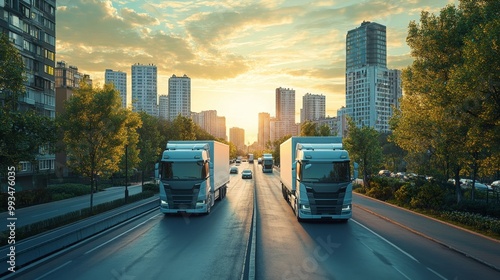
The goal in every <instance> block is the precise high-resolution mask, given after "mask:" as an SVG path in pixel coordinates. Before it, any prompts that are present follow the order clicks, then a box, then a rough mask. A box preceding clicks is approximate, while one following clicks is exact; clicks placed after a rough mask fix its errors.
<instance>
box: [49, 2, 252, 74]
mask: <svg viewBox="0 0 500 280" xmlns="http://www.w3.org/2000/svg"><path fill="white" fill-rule="evenodd" d="M70 4H72V5H69V4H68V5H67V6H61V7H59V8H58V10H57V18H58V22H59V23H61V22H63V23H64V24H58V25H56V26H57V38H58V39H57V40H58V42H57V48H58V49H57V60H65V61H68V62H69V63H72V61H78V65H77V66H78V67H79V68H80V69H83V70H84V71H87V72H95V71H104V69H107V68H110V69H117V68H118V69H123V68H124V66H126V65H128V67H127V68H130V66H131V65H132V64H134V63H141V64H149V63H152V64H155V65H157V66H158V69H159V71H160V72H166V73H175V72H179V71H181V72H184V73H189V75H194V76H198V77H203V78H206V79H226V78H230V77H235V76H237V75H240V74H242V73H244V72H245V71H247V70H248V69H250V66H251V63H249V62H247V61H246V60H245V57H244V56H242V55H237V54H234V53H230V52H227V51H224V50H219V49H217V48H213V49H212V50H210V52H208V53H206V52H203V49H201V50H200V49H198V48H197V47H196V46H194V45H193V44H192V43H191V42H190V41H189V40H188V39H187V38H184V37H182V36H181V34H175V33H174V34H172V33H169V34H167V32H165V31H163V30H158V29H156V28H157V27H158V26H159V25H160V21H159V20H158V19H156V18H153V17H151V16H149V15H148V14H144V13H138V12H136V11H134V10H133V9H130V8H122V9H119V8H116V7H114V6H113V4H112V3H111V2H109V1H108V2H102V1H83V0H82V1H73V2H71V3H70ZM89 22H90V23H92V24H91V25H90V24H89ZM167 31H168V30H167Z"/></svg>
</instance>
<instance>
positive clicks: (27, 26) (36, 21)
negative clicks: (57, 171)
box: [0, 0, 56, 189]
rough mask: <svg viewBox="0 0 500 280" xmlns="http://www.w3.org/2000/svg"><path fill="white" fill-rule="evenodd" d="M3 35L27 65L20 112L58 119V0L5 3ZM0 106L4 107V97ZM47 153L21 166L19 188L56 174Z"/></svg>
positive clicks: (1, 7) (1, 6) (1, 5)
mask: <svg viewBox="0 0 500 280" xmlns="http://www.w3.org/2000/svg"><path fill="white" fill-rule="evenodd" d="M0 32H1V33H4V34H6V35H7V36H8V37H9V40H10V42H11V43H12V44H13V45H14V46H15V47H16V48H17V49H18V50H19V52H20V54H21V56H22V59H23V62H24V67H25V72H24V73H25V76H26V83H25V89H26V91H25V94H24V96H22V97H21V98H20V99H19V103H18V104H19V105H18V109H19V110H21V111H25V110H30V109H31V110H35V111H36V112H37V113H39V114H40V115H43V116H47V117H50V118H55V116H56V108H55V106H56V92H55V77H54V71H55V53H56V47H55V46H56V1H55V0H39V1H9V0H7V1H5V0H1V1H0ZM0 104H3V100H2V97H1V95H0ZM46 151H47V146H43V147H40V149H39V155H38V156H37V158H36V162H35V163H34V164H35V165H32V163H31V162H21V163H20V166H21V169H20V170H16V176H17V177H16V186H19V188H20V189H21V188H22V187H27V188H29V187H30V186H32V185H33V184H32V182H34V181H35V180H32V178H31V176H30V175H33V174H35V173H38V174H49V173H54V160H55V154H50V153H46ZM11 152H13V151H11ZM25 179H26V180H25ZM24 183H26V184H24ZM35 184H36V182H35Z"/></svg>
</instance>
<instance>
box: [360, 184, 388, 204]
mask: <svg viewBox="0 0 500 280" xmlns="http://www.w3.org/2000/svg"><path fill="white" fill-rule="evenodd" d="M366 195H368V196H370V197H373V198H376V199H380V200H383V201H386V200H389V199H391V198H392V197H393V191H392V189H391V188H390V187H388V186H384V185H382V184H380V183H379V182H377V181H374V182H371V183H370V189H368V190H367V191H366Z"/></svg>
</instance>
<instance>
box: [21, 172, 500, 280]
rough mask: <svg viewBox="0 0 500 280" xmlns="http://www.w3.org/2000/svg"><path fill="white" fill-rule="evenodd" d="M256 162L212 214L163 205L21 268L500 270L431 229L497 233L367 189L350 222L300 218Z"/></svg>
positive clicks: (321, 274)
mask: <svg viewBox="0 0 500 280" xmlns="http://www.w3.org/2000/svg"><path fill="white" fill-rule="evenodd" d="M247 167H249V168H254V178H253V179H251V180H249V179H246V180H243V179H241V177H240V176H241V175H240V174H237V175H231V182H230V184H229V188H228V193H227V197H226V198H225V199H224V200H223V201H218V202H216V204H215V206H214V207H213V208H212V213H210V215H201V216H189V215H177V216H164V215H163V214H161V213H160V212H159V211H158V212H157V213H152V214H149V215H146V216H144V217H142V218H141V219H138V220H134V221H131V222H129V223H127V224H125V225H122V226H120V227H117V228H115V229H113V230H110V231H107V232H106V233H103V234H100V235H99V236H98V237H95V238H92V239H91V240H89V241H86V242H84V243H82V244H79V245H77V246H74V247H72V248H68V249H66V250H65V251H63V252H60V253H58V254H56V255H54V256H51V257H49V258H47V259H45V260H43V261H41V262H40V263H39V264H36V265H33V266H31V267H27V268H25V269H24V270H22V271H19V272H16V273H19V274H17V275H16V277H17V278H19V279H75V280H76V279H141V278H142V279H249V276H255V279H426V280H427V279H457V280H458V279H500V272H499V271H498V270H496V269H494V268H492V265H490V264H488V263H485V262H482V261H478V260H477V259H476V257H471V256H469V255H467V254H466V253H460V252H458V251H457V249H456V248H454V247H453V248H450V246H443V244H444V243H443V242H445V241H446V238H445V237H443V238H442V239H437V238H436V239H433V238H429V236H428V235H431V234H432V235H434V234H436V235H445V236H447V235H450V236H453V237H454V239H459V238H465V239H464V240H461V243H467V244H487V245H488V247H489V248H490V249H489V250H490V251H489V252H490V253H491V254H493V255H494V256H497V257H498V256H500V245H499V242H497V241H493V240H490V239H487V238H483V237H481V236H477V235H474V234H470V233H467V234H465V235H462V234H460V233H461V232H464V231H462V230H461V229H458V228H456V227H452V226H447V225H444V227H443V228H437V230H436V232H425V233H422V232H420V231H419V228H420V227H422V228H428V227H433V226H435V223H437V222H436V221H434V220H432V219H427V218H425V217H422V216H420V215H416V214H413V213H411V212H408V211H406V210H404V209H399V208H395V207H391V206H389V205H386V204H384V203H380V202H377V201H373V200H370V199H365V198H363V197H361V196H357V195H356V196H355V197H354V204H355V205H354V212H353V218H352V219H351V220H350V221H349V222H348V223H336V222H331V223H299V222H297V220H296V218H295V217H294V215H293V212H292V210H291V208H290V206H289V205H288V204H287V203H286V202H285V201H284V200H283V197H282V195H281V189H280V185H279V176H278V175H277V173H273V174H263V173H262V172H260V169H259V168H258V167H260V166H258V165H257V164H255V165H254V166H252V165H248V163H243V164H242V165H241V166H240V171H241V170H242V169H243V168H247ZM254 207H255V224H254V226H255V227H253V226H252V218H253V217H252V213H253V212H254ZM393 215H396V216H397V217H398V219H399V218H402V219H403V220H409V222H408V223H409V224H410V225H411V226H414V224H417V225H418V226H414V227H415V228H416V229H412V228H410V227H409V226H406V225H403V224H398V222H396V220H392V219H390V218H391V217H392V216H393ZM412 215H413V216H412ZM412 219H415V220H412ZM253 228H255V235H253V233H252V229H253ZM469 234H470V235H469ZM252 241H253V242H252ZM249 244H250V245H252V244H253V247H252V246H249ZM481 246H482V245H481ZM462 248H463V247H462ZM465 248H467V247H465ZM253 253H254V254H253ZM490 253H488V254H490ZM487 256H488V255H486V256H485V255H483V256H481V257H487ZM242 276H243V277H242ZM252 278H253V277H250V279H252Z"/></svg>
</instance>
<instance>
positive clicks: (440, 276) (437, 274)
mask: <svg viewBox="0 0 500 280" xmlns="http://www.w3.org/2000/svg"><path fill="white" fill-rule="evenodd" d="M427 270H429V271H430V272H432V273H434V274H436V276H437V277H439V278H441V279H444V280H446V279H447V278H446V277H444V276H443V275H441V274H439V273H437V272H436V271H434V270H432V269H431V268H430V267H427Z"/></svg>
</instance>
